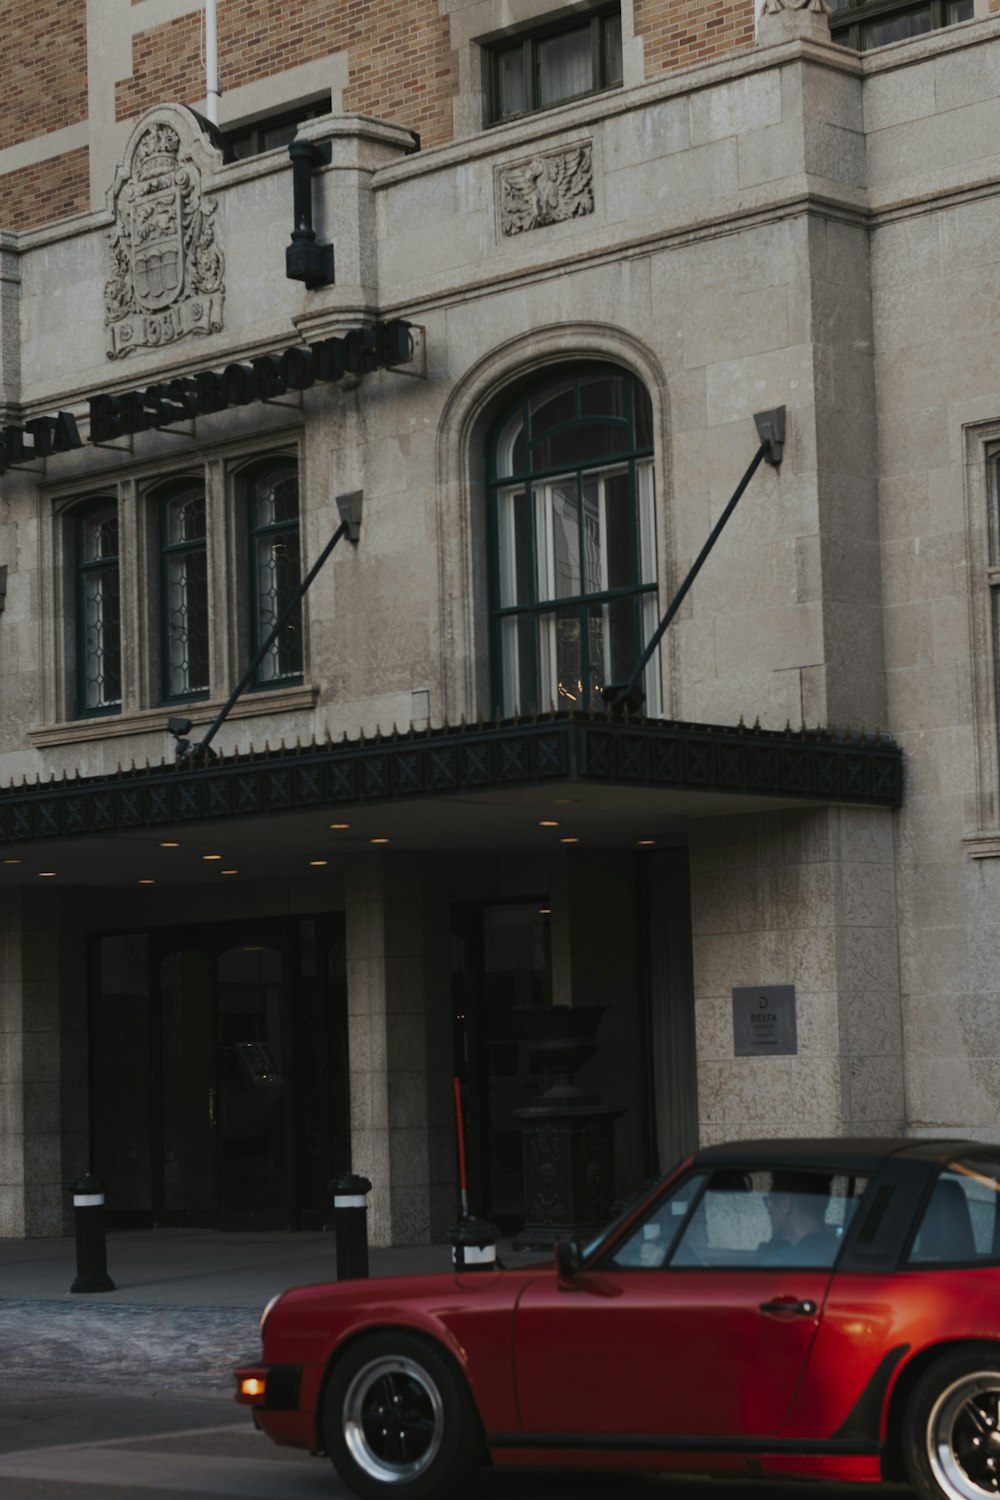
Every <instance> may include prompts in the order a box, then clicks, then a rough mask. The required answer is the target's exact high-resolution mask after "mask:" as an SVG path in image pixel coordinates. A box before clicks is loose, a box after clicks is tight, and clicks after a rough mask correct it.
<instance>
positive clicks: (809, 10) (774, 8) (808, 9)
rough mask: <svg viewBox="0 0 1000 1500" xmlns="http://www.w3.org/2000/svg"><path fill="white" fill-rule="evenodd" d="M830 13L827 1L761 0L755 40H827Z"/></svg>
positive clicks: (764, 42) (828, 38) (763, 41)
mask: <svg viewBox="0 0 1000 1500" xmlns="http://www.w3.org/2000/svg"><path fill="white" fill-rule="evenodd" d="M830 15H831V8H830V6H829V5H828V4H827V0H764V4H763V6H762V8H761V12H760V21H759V31H758V40H759V41H760V42H761V43H763V44H765V45H766V44H767V43H769V42H770V43H774V42H784V41H790V40H792V39H793V38H795V37H808V38H811V39H812V40H813V41H826V42H828V41H829V40H830Z"/></svg>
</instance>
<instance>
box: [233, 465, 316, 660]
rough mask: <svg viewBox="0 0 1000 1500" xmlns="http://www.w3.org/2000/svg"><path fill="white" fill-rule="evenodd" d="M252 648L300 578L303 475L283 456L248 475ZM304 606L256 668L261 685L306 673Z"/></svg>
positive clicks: (257, 645) (274, 621) (281, 611)
mask: <svg viewBox="0 0 1000 1500" xmlns="http://www.w3.org/2000/svg"><path fill="white" fill-rule="evenodd" d="M246 493H247V507H248V512H247V513H248V533H249V542H250V589H251V606H252V615H251V650H252V651H253V652H254V653H256V652H257V651H259V650H260V648H261V646H263V644H264V642H265V640H266V639H267V637H268V635H269V634H270V632H271V631H272V630H273V628H274V627H275V625H277V623H278V621H279V620H280V619H281V617H282V615H283V614H284V613H285V610H286V609H287V608H288V606H289V605H290V603H291V601H292V599H293V597H294V595H295V591H296V590H297V589H298V587H299V583H300V581H301V568H300V564H299V476H298V469H297V467H296V465H295V464H294V463H293V462H292V461H291V460H289V459H283V460H281V461H279V462H278V463H275V464H270V465H268V466H267V467H265V468H260V469H255V470H253V471H252V472H251V473H250V474H249V476H248V477H247V491H246ZM302 661H303V656H302V607H301V604H300V605H298V606H297V607H296V608H295V609H294V610H292V612H291V614H290V615H289V618H288V619H287V620H286V621H285V622H284V624H283V625H282V627H281V630H280V631H279V633H278V635H277V637H276V638H275V640H274V641H273V642H272V644H271V645H270V647H269V648H268V651H267V653H266V655H265V656H264V658H263V660H262V662H261V664H260V666H259V667H258V669H257V686H258V687H271V686H279V685H281V684H283V683H286V682H289V681H297V680H299V679H300V678H301V676H302Z"/></svg>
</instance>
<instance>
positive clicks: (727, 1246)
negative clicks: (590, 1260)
mask: <svg viewBox="0 0 1000 1500" xmlns="http://www.w3.org/2000/svg"><path fill="white" fill-rule="evenodd" d="M866 1186H867V1178H859V1177H855V1176H853V1175H849V1174H847V1173H839V1172H838V1173H830V1172H809V1171H795V1170H791V1169H789V1170H787V1171H785V1170H779V1171H771V1170H766V1171H765V1170H760V1171H746V1172H734V1171H726V1172H716V1173H715V1174H713V1176H712V1178H711V1180H710V1182H709V1183H708V1186H707V1187H706V1189H705V1192H704V1194H703V1195H702V1198H701V1200H700V1202H699V1203H698V1205H697V1207H696V1209H695V1211H694V1212H693V1213H692V1214H691V1216H690V1218H689V1219H688V1221H687V1223H686V1224H685V1227H684V1232H683V1234H682V1235H681V1236H680V1238H679V1240H678V1242H677V1245H676V1246H675V1248H674V1251H673V1253H672V1255H671V1257H670V1265H671V1266H672V1267H673V1266H677V1267H682V1266H720V1267H731V1268H738V1267H750V1268H757V1267H768V1266H803V1267H804V1266H818V1267H826V1266H832V1265H833V1262H834V1260H835V1259H836V1257H837V1252H838V1250H839V1249H840V1244H841V1241H842V1239H843V1235H844V1231H845V1230H846V1228H847V1225H848V1224H849V1223H850V1220H851V1218H852V1216H853V1214H854V1211H855V1209H856V1208H857V1205H858V1202H859V1201H860V1197H861V1194H862V1192H863V1191H864V1189H865V1187H866Z"/></svg>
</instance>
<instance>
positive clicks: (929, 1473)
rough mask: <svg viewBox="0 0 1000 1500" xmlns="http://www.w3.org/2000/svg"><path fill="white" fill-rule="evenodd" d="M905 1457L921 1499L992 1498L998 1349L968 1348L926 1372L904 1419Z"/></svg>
mask: <svg viewBox="0 0 1000 1500" xmlns="http://www.w3.org/2000/svg"><path fill="white" fill-rule="evenodd" d="M903 1457H904V1461H905V1463H906V1472H907V1475H908V1477H909V1480H910V1483H911V1484H912V1485H913V1487H914V1489H915V1490H916V1491H917V1493H918V1494H919V1495H922V1496H923V1497H924V1500H996V1497H997V1496H998V1495H1000V1347H998V1346H995V1345H992V1344H973V1345H968V1346H967V1347H966V1348H964V1349H957V1350H955V1352H954V1353H952V1354H945V1355H942V1357H941V1358H940V1359H939V1360H936V1361H935V1362H934V1364H933V1365H931V1366H930V1368H929V1369H927V1370H925V1371H924V1373H923V1375H921V1377H920V1379H919V1380H918V1381H917V1383H916V1385H915V1386H914V1388H913V1391H912V1392H911V1395H910V1399H909V1401H908V1403H907V1406H906V1412H905V1414H904V1417H903Z"/></svg>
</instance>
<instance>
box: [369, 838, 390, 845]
mask: <svg viewBox="0 0 1000 1500" xmlns="http://www.w3.org/2000/svg"><path fill="white" fill-rule="evenodd" d="M368 842H369V844H387V843H388V842H389V840H388V839H369V840H368Z"/></svg>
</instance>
